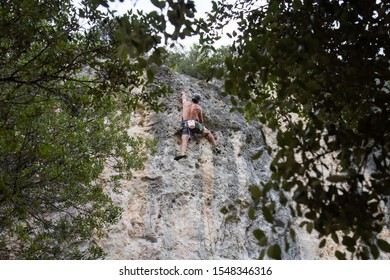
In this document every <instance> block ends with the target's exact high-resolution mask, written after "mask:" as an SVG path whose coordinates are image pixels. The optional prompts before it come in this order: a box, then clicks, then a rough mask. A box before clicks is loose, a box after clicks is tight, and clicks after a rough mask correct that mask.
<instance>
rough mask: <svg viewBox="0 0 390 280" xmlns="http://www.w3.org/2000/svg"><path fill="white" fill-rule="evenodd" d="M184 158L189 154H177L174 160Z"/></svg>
mask: <svg viewBox="0 0 390 280" xmlns="http://www.w3.org/2000/svg"><path fill="white" fill-rule="evenodd" d="M182 158H187V155H181V156H176V157H175V158H174V160H177V161H179V160H181V159H182Z"/></svg>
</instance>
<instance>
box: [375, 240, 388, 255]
mask: <svg viewBox="0 0 390 280" xmlns="http://www.w3.org/2000/svg"><path fill="white" fill-rule="evenodd" d="M377 244H378V247H379V249H381V250H382V251H383V252H386V253H390V244H389V243H388V242H387V241H385V240H383V239H378V241H377Z"/></svg>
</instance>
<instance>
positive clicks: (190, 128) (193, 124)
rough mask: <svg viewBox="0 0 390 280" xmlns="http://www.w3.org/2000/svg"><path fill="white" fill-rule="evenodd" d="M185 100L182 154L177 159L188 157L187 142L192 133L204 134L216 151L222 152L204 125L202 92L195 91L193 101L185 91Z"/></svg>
mask: <svg viewBox="0 0 390 280" xmlns="http://www.w3.org/2000/svg"><path fill="white" fill-rule="evenodd" d="M181 99H182V102H183V130H182V135H181V147H180V151H181V154H180V156H176V157H175V160H180V159H182V158H186V157H187V155H186V151H187V144H188V141H189V140H190V138H191V136H192V135H196V134H199V135H203V136H204V137H206V138H207V140H208V141H209V142H210V143H211V145H212V146H213V150H214V152H216V153H220V152H221V149H220V148H219V147H218V146H217V141H216V140H215V138H214V136H213V134H212V133H211V132H210V131H209V130H208V129H207V128H205V127H204V126H203V115H202V108H201V107H200V106H199V102H200V99H201V98H200V94H199V93H194V94H193V95H192V97H191V101H188V100H187V98H186V95H185V93H184V92H182V96H181Z"/></svg>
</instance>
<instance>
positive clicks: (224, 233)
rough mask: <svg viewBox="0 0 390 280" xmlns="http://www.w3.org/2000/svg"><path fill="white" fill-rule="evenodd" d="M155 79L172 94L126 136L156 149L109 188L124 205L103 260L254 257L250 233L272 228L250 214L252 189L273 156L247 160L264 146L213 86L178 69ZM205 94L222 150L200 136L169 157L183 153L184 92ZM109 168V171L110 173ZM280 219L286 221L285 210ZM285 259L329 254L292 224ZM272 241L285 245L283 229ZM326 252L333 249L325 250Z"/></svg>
mask: <svg viewBox="0 0 390 280" xmlns="http://www.w3.org/2000/svg"><path fill="white" fill-rule="evenodd" d="M156 81H157V82H162V83H165V84H167V85H169V86H170V87H171V88H172V89H173V90H174V93H173V94H172V95H170V96H169V97H168V98H166V99H164V100H162V102H164V103H165V104H166V107H165V108H166V109H165V110H164V112H161V113H154V112H148V111H142V112H138V113H137V114H135V115H134V116H133V123H132V126H131V129H130V131H129V133H131V134H132V135H139V136H142V137H150V138H157V139H158V147H157V148H158V151H157V153H156V155H154V156H153V157H151V158H150V159H149V161H148V162H147V165H146V167H145V169H144V170H143V171H141V172H137V173H136V174H135V176H134V178H133V179H132V180H131V181H127V182H123V185H122V192H121V194H115V193H111V194H110V195H111V196H112V198H113V200H114V202H116V203H117V204H118V205H120V206H121V207H122V208H123V209H124V213H123V215H122V219H121V220H120V222H119V223H118V224H117V225H115V226H114V228H113V230H112V231H110V232H109V233H107V236H106V237H105V238H104V239H102V240H99V241H98V242H99V244H100V245H101V246H102V247H103V248H104V249H105V250H106V251H107V252H108V254H109V255H108V259H168V260H169V259H256V258H257V257H258V256H259V251H260V249H259V247H258V246H257V245H256V243H257V241H256V239H255V238H254V237H253V234H252V232H253V230H254V229H256V228H261V229H262V230H263V231H266V232H270V228H269V225H268V224H267V222H265V221H264V220H263V218H262V217H261V216H260V213H261V212H259V213H258V217H257V219H256V220H250V219H249V217H248V214H247V213H248V207H249V205H250V203H251V196H250V192H249V191H248V189H249V186H251V185H259V184H260V183H261V182H263V181H266V180H267V179H268V177H269V176H270V171H269V165H270V156H269V155H267V153H264V154H263V155H262V156H261V157H260V158H259V159H257V160H252V155H253V154H254V153H255V152H256V149H258V148H259V147H262V146H264V145H266V143H265V139H264V136H263V133H262V131H261V130H260V129H259V127H258V125H257V124H255V123H251V124H248V123H247V122H246V121H245V119H244V118H243V116H241V115H240V114H239V113H231V112H230V105H229V102H227V101H226V100H224V98H222V97H221V96H220V95H219V92H220V88H218V87H217V86H215V85H212V84H209V83H205V82H203V81H199V80H196V79H193V78H191V77H188V76H185V75H180V74H177V73H175V72H173V71H171V70H170V69H168V68H166V67H162V68H161V69H160V71H159V73H158V75H157V77H156ZM182 90H183V91H185V92H186V93H187V97H188V98H189V97H190V96H191V94H192V93H194V92H198V93H200V94H201V95H202V101H201V106H202V108H203V111H204V117H205V125H206V127H208V128H209V129H210V130H211V131H212V132H213V134H214V135H215V136H216V138H217V141H218V142H219V144H220V145H221V147H222V153H221V154H218V155H215V154H213V152H212V149H211V145H210V144H209V143H208V142H207V140H206V139H205V138H194V139H192V140H191V141H190V143H189V146H188V152H187V155H188V158H187V159H182V160H180V161H179V162H177V161H175V160H174V159H173V158H174V156H175V155H177V154H179V150H180V133H179V131H180V127H181V94H180V92H181V91H182ZM107 172H110V170H107ZM275 214H276V215H278V217H279V219H281V220H286V219H288V217H286V215H287V214H285V213H284V211H283V208H281V207H280V208H278V210H277V213H275ZM297 232H298V236H297V242H295V243H293V244H290V250H289V251H288V253H283V254H284V255H283V258H284V259H317V258H328V257H329V254H328V253H327V249H326V248H325V249H324V250H322V251H319V250H318V244H317V243H316V240H315V238H313V237H311V236H308V235H307V234H306V233H305V232H304V231H303V230H299V229H297ZM272 236H273V237H271V239H270V241H271V242H278V243H279V244H281V247H284V246H283V242H284V241H283V240H284V239H285V238H288V237H287V236H288V233H287V232H283V231H281V232H277V233H273V235H272ZM329 250H333V248H330V249H329Z"/></svg>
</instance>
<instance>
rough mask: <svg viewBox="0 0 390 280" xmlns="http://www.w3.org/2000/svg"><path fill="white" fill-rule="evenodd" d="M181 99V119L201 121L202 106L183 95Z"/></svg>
mask: <svg viewBox="0 0 390 280" xmlns="http://www.w3.org/2000/svg"><path fill="white" fill-rule="evenodd" d="M182 101H183V121H187V120H196V121H198V122H200V123H203V116H202V108H201V107H200V106H199V105H198V104H196V103H193V102H191V101H187V99H186V97H185V95H184V94H183V95H182Z"/></svg>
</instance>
